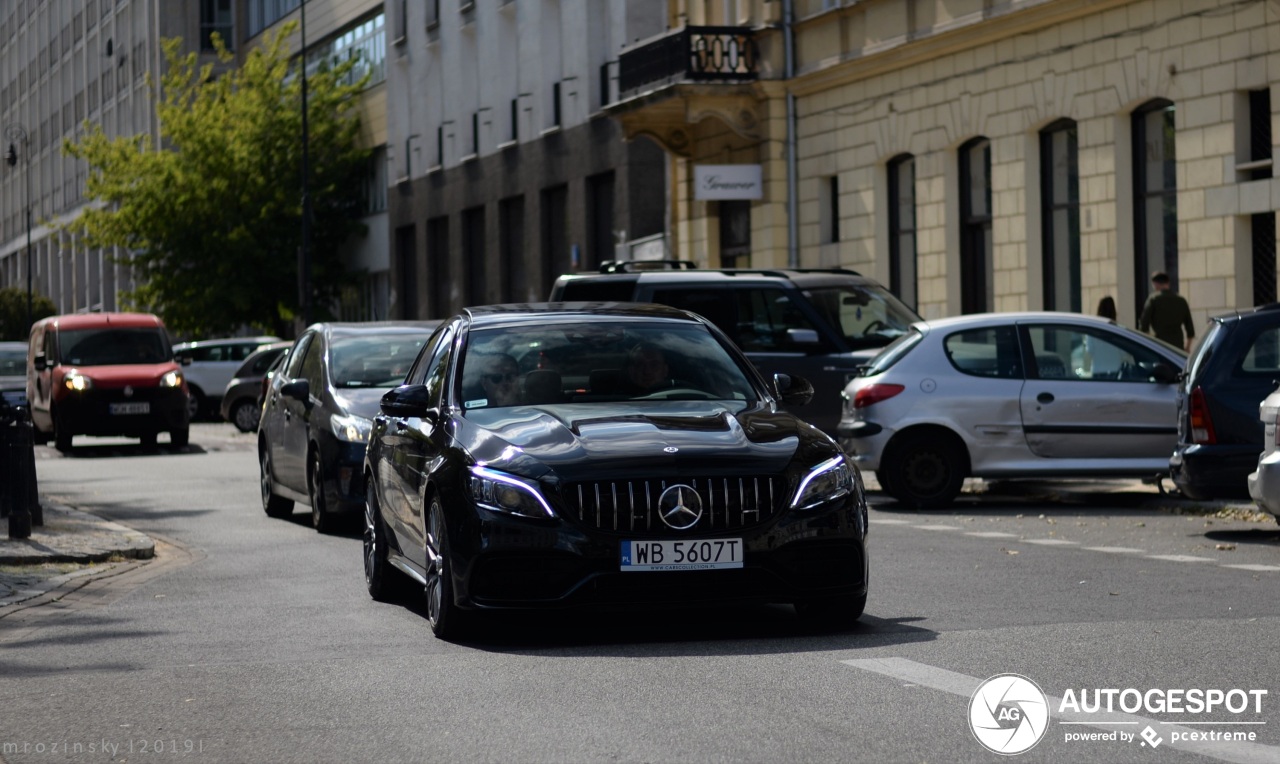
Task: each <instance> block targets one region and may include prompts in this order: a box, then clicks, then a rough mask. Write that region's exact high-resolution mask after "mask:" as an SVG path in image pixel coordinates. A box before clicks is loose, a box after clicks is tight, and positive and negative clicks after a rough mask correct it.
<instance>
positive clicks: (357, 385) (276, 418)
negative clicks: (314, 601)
mask: <svg viewBox="0 0 1280 764" xmlns="http://www.w3.org/2000/svg"><path fill="white" fill-rule="evenodd" d="M438 323H439V322H400V323H393V322H369V323H321V324H315V325H313V326H311V327H309V328H308V329H307V330H306V331H305V332H303V334H302V336H300V337H298V339H297V341H296V342H294V343H293V345H292V347H291V348H290V350H289V351H288V352H289V357H288V362H287V364H286V365H285V366H284V367H283V368H282V369H281V370H279V371H278V372H276V373H275V375H273V378H272V380H271V386H270V387H269V388H268V390H267V398H266V401H265V403H264V404H263V409H262V421H261V423H260V424H259V426H258V463H259V465H260V477H261V485H262V506H263V509H265V510H266V513H267V514H268V515H270V516H271V517H286V516H288V515H289V514H290V513H292V512H293V504H294V502H295V501H301V502H305V503H307V504H309V505H310V507H311V523H312V525H314V526H315V528H316V530H318V531H320V532H322V533H328V532H330V531H332V530H335V529H336V527H337V526H338V525H339V524H340V523H341V522H342V521H343V519H345V518H358V517H359V516H360V513H361V512H362V510H363V508H364V480H363V476H362V474H361V471H360V468H361V465H363V464H364V449H365V442H366V441H367V440H368V437H369V428H370V425H371V421H370V420H372V418H373V417H374V415H375V414H377V412H378V401H379V399H380V398H381V397H382V394H383V393H385V392H386V391H387V390H390V389H391V388H393V387H395V386H397V385H399V384H400V383H401V382H403V381H404V378H405V372H406V371H408V369H409V365H410V364H411V363H413V359H414V358H415V357H416V356H417V355H418V349H419V348H420V347H422V344H423V343H424V342H426V340H427V338H428V337H430V336H431V330H432V329H434V328H435V326H436V325H437V324H438Z"/></svg>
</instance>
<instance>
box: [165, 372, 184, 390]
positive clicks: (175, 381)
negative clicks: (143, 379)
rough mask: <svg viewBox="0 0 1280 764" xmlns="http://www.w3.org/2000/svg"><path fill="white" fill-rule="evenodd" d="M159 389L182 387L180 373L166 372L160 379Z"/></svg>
mask: <svg viewBox="0 0 1280 764" xmlns="http://www.w3.org/2000/svg"><path fill="white" fill-rule="evenodd" d="M160 386H161V387H182V372H180V371H176V370H175V371H166V372H165V373H164V376H163V377H161V378H160Z"/></svg>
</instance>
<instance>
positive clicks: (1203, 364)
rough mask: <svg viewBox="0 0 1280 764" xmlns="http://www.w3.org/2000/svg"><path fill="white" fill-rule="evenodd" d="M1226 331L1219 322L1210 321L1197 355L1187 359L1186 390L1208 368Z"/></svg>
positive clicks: (1193, 384) (1192, 385) (1197, 349)
mask: <svg viewBox="0 0 1280 764" xmlns="http://www.w3.org/2000/svg"><path fill="white" fill-rule="evenodd" d="M1224 331H1225V330H1224V329H1223V328H1222V324H1221V323H1220V322H1218V321H1210V322H1209V328H1208V331H1206V332H1205V334H1204V338H1203V339H1201V340H1200V344H1199V345H1198V346H1197V347H1196V352H1195V355H1193V356H1191V357H1190V358H1188V359H1187V373H1186V374H1185V375H1184V378H1185V383H1186V388H1187V389H1188V390H1190V389H1191V388H1192V387H1194V386H1195V383H1196V381H1197V380H1198V379H1199V377H1200V372H1201V371H1203V370H1204V369H1206V368H1208V365H1209V359H1211V358H1213V354H1214V352H1215V351H1216V350H1217V346H1218V339H1219V337H1220V336H1221V335H1222V333H1223V332H1224Z"/></svg>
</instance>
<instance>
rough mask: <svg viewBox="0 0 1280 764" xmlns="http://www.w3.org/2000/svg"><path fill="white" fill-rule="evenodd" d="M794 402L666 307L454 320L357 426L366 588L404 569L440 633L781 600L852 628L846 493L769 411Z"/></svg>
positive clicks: (787, 383)
mask: <svg viewBox="0 0 1280 764" xmlns="http://www.w3.org/2000/svg"><path fill="white" fill-rule="evenodd" d="M525 370H527V371H525ZM812 395H813V388H812V386H810V385H809V383H808V382H806V381H804V380H803V379H802V378H800V377H788V376H786V375H782V374H778V375H775V376H774V377H772V378H771V379H770V380H769V381H768V382H766V381H765V379H764V378H762V377H761V376H760V375H759V374H758V373H757V372H756V370H755V369H754V367H752V365H751V363H750V362H749V361H748V360H747V359H746V358H745V357H744V356H743V355H742V354H741V353H740V352H739V351H738V350H737V349H736V348H735V347H734V346H733V344H732V343H731V342H729V340H728V338H727V337H725V336H724V335H723V334H722V333H721V332H719V331H718V330H716V329H714V328H713V327H712V325H711V324H710V323H708V322H707V321H705V320H704V319H702V318H700V317H698V316H694V315H691V314H689V313H686V312H684V311H677V310H673V309H670V308H667V307H663V306H658V305H627V304H612V305H594V306H593V305H585V304H581V303H579V304H569V305H564V304H560V305H558V304H552V305H516V306H496V307H482V308H472V309H470V310H467V311H465V312H464V313H463V314H462V315H459V316H455V317H453V318H451V319H448V320H447V321H446V322H445V324H444V325H443V326H441V328H440V329H438V330H437V331H436V332H435V334H434V335H433V336H432V338H431V340H430V341H429V342H428V343H427V345H426V346H425V347H424V348H423V349H422V352H421V354H420V355H419V356H418V360H417V361H416V362H415V363H414V365H413V368H412V369H411V370H410V372H409V376H408V378H407V379H406V380H405V384H404V385H403V386H400V387H397V388H396V389H394V390H392V391H391V392H389V393H387V394H386V395H384V396H383V398H382V413H381V415H379V416H378V417H376V418H375V420H374V425H373V433H372V435H371V436H370V442H369V449H368V454H367V457H366V465H365V473H366V477H365V482H366V486H367V491H368V498H367V501H366V505H365V533H364V548H365V581H366V584H367V585H368V589H369V593H370V594H371V595H372V596H373V597H374V598H375V599H380V598H385V597H387V596H388V594H389V591H390V589H391V586H392V584H393V583H394V581H393V580H392V578H393V577H394V576H398V575H400V573H404V574H407V575H408V576H409V577H411V578H412V579H413V580H414V581H416V582H418V583H419V584H421V585H422V586H423V587H424V589H425V594H426V610H427V618H428V620H429V621H430V624H431V628H432V630H433V632H434V633H435V634H436V635H437V636H439V637H442V638H451V637H455V636H457V635H459V634H460V633H463V634H465V633H466V631H467V630H468V627H469V626H472V625H474V623H468V620H470V618H471V616H472V615H473V612H472V611H476V610H501V609H521V608H555V607H561V606H570V605H597V604H611V605H618V604H623V605H629V604H638V603H705V602H715V603H720V602H725V601H731V600H743V601H752V602H757V601H759V602H785V603H794V604H796V605H797V608H798V610H800V611H802V612H803V614H804V615H805V616H808V617H811V618H818V619H830V620H833V621H835V622H839V623H844V622H851V621H852V620H853V619H856V618H858V617H859V616H860V615H861V613H862V610H863V606H864V604H865V602H866V596H867V557H866V548H865V538H866V530H867V516H866V503H865V499H864V495H863V490H862V483H861V479H860V477H859V475H858V472H857V470H856V469H854V468H853V466H852V465H851V464H850V462H849V460H848V459H847V458H846V457H845V456H844V454H843V453H842V452H841V451H840V448H839V446H837V445H836V443H835V441H833V440H832V439H831V438H829V437H828V436H826V435H825V434H823V433H822V432H821V431H820V430H818V429H816V428H815V427H813V426H811V425H809V424H806V423H805V422H802V421H801V420H799V419H797V418H796V417H795V416H793V415H791V414H789V413H786V412H784V411H782V410H781V405H782V404H783V403H785V404H787V405H790V406H799V405H802V404H803V403H804V401H805V400H806V399H808V398H810V397H811V396H812Z"/></svg>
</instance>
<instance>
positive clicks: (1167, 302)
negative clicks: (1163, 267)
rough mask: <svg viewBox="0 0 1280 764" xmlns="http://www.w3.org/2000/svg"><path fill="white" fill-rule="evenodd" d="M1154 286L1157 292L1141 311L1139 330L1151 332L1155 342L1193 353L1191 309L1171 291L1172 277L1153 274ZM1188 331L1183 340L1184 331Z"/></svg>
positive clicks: (1193, 325)
mask: <svg viewBox="0 0 1280 764" xmlns="http://www.w3.org/2000/svg"><path fill="white" fill-rule="evenodd" d="M1151 286H1152V288H1153V289H1154V290H1155V291H1153V292H1152V293H1151V296H1150V297H1148V298H1147V304H1146V305H1144V306H1143V308H1142V318H1140V319H1138V329H1139V330H1140V331H1144V332H1151V333H1152V334H1154V335H1155V336H1156V339H1158V340H1163V341H1164V342H1167V343H1169V344H1170V345H1173V346H1174V347H1180V348H1182V349H1184V350H1186V351H1187V352H1191V340H1193V339H1195V336H1196V327H1195V324H1194V323H1192V321H1191V306H1190V305H1188V304H1187V301H1186V300H1185V299H1183V297H1182V296H1181V295H1179V294H1178V293H1177V292H1175V291H1173V290H1172V289H1170V288H1169V274H1167V273H1165V272H1164V271H1156V272H1155V273H1153V274H1151ZM1184 328H1185V329H1186V330H1187V331H1186V336H1185V338H1184V337H1183V333H1182V330H1183V329H1184Z"/></svg>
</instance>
